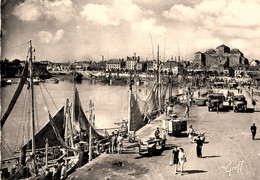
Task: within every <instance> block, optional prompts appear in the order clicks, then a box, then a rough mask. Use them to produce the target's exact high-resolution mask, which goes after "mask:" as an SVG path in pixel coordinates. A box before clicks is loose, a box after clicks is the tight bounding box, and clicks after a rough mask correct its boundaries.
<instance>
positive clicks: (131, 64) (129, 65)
mask: <svg viewBox="0 0 260 180" xmlns="http://www.w3.org/2000/svg"><path fill="white" fill-rule="evenodd" d="M139 62H140V56H137V57H136V56H132V57H129V56H127V57H126V69H127V70H134V69H135V67H136V64H137V63H139Z"/></svg>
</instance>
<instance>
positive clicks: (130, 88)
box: [127, 73, 132, 132]
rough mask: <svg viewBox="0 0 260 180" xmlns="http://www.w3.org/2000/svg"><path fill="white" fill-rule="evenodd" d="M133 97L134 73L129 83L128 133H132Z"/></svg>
mask: <svg viewBox="0 0 260 180" xmlns="http://www.w3.org/2000/svg"><path fill="white" fill-rule="evenodd" d="M131 95H132V73H130V81H129V96H128V118H127V119H128V120H127V122H128V126H127V127H128V132H130V131H131V127H130V126H131Z"/></svg>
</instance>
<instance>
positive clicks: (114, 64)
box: [106, 59, 122, 71]
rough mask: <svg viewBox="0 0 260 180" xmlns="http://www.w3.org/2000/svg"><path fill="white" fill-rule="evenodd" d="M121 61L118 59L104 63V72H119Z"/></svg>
mask: <svg viewBox="0 0 260 180" xmlns="http://www.w3.org/2000/svg"><path fill="white" fill-rule="evenodd" d="M121 68H122V61H121V60H120V59H110V60H108V61H107V62H106V71H113V70H114V71H117V70H119V71H120V70H121Z"/></svg>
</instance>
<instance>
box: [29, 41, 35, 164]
mask: <svg viewBox="0 0 260 180" xmlns="http://www.w3.org/2000/svg"><path fill="white" fill-rule="evenodd" d="M29 52H30V57H29V76H30V90H31V113H30V114H31V117H30V120H31V131H32V134H31V135H32V157H33V166H34V167H35V122H34V91H33V63H32V53H33V50H32V41H31V40H30V41H29Z"/></svg>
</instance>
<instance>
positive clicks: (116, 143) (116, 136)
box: [109, 131, 124, 154]
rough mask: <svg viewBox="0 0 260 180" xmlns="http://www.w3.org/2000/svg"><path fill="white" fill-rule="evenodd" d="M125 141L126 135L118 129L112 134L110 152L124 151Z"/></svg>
mask: <svg viewBox="0 0 260 180" xmlns="http://www.w3.org/2000/svg"><path fill="white" fill-rule="evenodd" d="M123 141H124V137H123V135H122V134H121V133H119V132H118V131H115V132H112V136H111V138H110V145H109V153H110V154H114V153H119V154H121V153H123Z"/></svg>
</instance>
